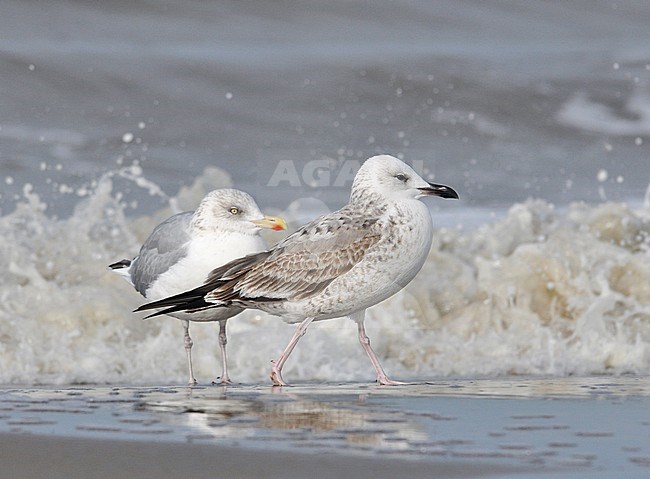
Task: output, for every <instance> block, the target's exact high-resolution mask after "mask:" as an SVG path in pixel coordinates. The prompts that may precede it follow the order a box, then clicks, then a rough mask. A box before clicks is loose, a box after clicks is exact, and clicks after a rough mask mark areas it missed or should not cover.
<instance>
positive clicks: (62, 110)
mask: <svg viewBox="0 0 650 479" xmlns="http://www.w3.org/2000/svg"><path fill="white" fill-rule="evenodd" d="M648 25H650V5H649V4H648V2H645V1H643V0H639V1H622V2H620V1H610V0H607V1H597V0H584V1H572V2H559V1H558V2H556V1H540V2H520V1H488V2H485V1H463V2H457V1H436V2H427V1H391V2H364V1H347V0H346V1H334V2H307V3H302V4H300V6H298V5H296V4H294V3H293V2H282V1H274V2H268V1H259V2H255V1H253V2H194V1H168V0H151V1H108V2H91V1H57V2H46V1H32V2H22V1H14V0H6V1H5V2H3V6H2V14H1V15H0V89H1V90H0V180H2V182H3V185H2V189H1V192H2V197H1V198H0V206H1V207H2V211H3V212H7V211H10V210H11V209H12V208H13V205H14V204H15V201H16V199H17V198H18V197H20V196H21V195H22V189H23V186H24V184H25V183H31V184H33V185H34V187H35V189H36V190H37V191H38V192H39V194H41V195H42V197H43V198H46V199H47V202H48V205H49V207H50V208H51V210H52V211H56V212H57V213H63V212H69V211H70V209H71V207H72V206H73V205H74V204H75V203H76V201H77V199H78V196H79V195H83V194H86V193H88V191H89V189H88V187H89V185H91V184H92V182H93V181H96V180H97V179H98V178H99V177H100V176H101V175H102V174H103V173H105V172H107V171H113V170H116V169H117V168H119V167H123V166H130V165H133V164H136V165H139V167H141V168H142V174H143V176H144V177H146V178H147V179H148V180H150V181H152V182H154V183H155V184H156V185H158V186H159V187H160V188H161V189H162V191H163V192H165V193H166V194H167V195H173V194H175V193H176V192H177V191H178V189H179V188H180V187H181V186H183V185H188V184H190V183H191V182H192V181H194V179H195V178H196V177H197V176H199V175H201V174H202V172H203V170H204V169H205V168H206V167H207V166H217V167H219V168H222V169H223V170H225V171H226V172H227V173H228V174H229V175H230V176H231V177H232V181H233V182H234V184H235V186H237V187H241V188H243V189H247V190H250V191H254V192H255V193H256V197H257V198H258V200H259V201H260V203H263V204H267V205H272V206H276V207H279V208H284V207H286V205H287V203H288V202H290V201H292V200H293V199H295V198H297V197H304V196H313V197H316V198H319V199H322V200H323V201H325V203H326V204H327V205H328V206H329V207H330V208H335V207H338V206H340V205H341V204H343V203H344V202H345V200H346V196H347V191H348V189H349V186H350V182H349V181H347V180H346V179H348V180H349V178H351V176H352V175H351V174H350V173H349V171H350V169H351V168H354V167H355V165H356V166H357V167H358V163H359V161H361V160H363V159H365V158H367V157H369V156H371V155H373V154H375V153H380V152H381V153H391V154H393V155H400V156H401V157H403V158H404V159H405V160H406V161H407V162H409V163H412V164H413V163H415V164H416V165H424V168H425V171H426V172H427V173H428V174H429V175H433V176H435V177H436V179H437V180H439V181H441V182H446V183H449V184H451V185H453V186H454V187H455V188H457V189H458V190H459V191H460V192H461V196H462V198H463V202H462V204H456V205H450V206H448V208H466V207H472V206H482V207H485V206H488V207H491V206H495V207H503V206H509V205H511V204H512V203H513V202H517V201H522V200H525V199H526V198H528V197H537V198H543V199H547V200H548V201H550V202H553V203H556V204H566V203H568V202H571V201H577V200H578V201H588V202H595V201H601V200H604V199H611V200H615V201H632V202H640V201H642V200H643V197H644V194H645V191H646V188H647V187H648V184H649V183H650V158H649V155H648V152H649V151H650V149H649V148H650V145H648V136H649V135H650V54H649V52H650V32H649V30H648ZM283 160H284V161H291V162H293V165H294V166H295V172H294V171H286V170H283V171H284V172H285V173H284V177H283V178H284V180H285V181H284V182H280V184H279V185H280V186H282V188H277V187H276V186H278V183H277V182H275V183H273V182H272V184H271V185H269V181H270V180H271V179H272V178H273V174H274V172H275V170H276V168H277V166H278V162H280V161H283ZM314 160H315V161H317V163H315V164H312V165H311V166H308V167H307V168H305V165H306V164H307V163H308V162H310V161H314ZM349 161H352V163H347V164H346V162H349ZM325 165H328V166H327V167H326V166H325ZM282 166H283V168H284V167H286V164H284V165H282ZM324 172H326V175H327V176H325V177H323V176H322V175H323V174H324ZM296 173H297V176H296ZM341 173H342V174H343V176H341V177H340V178H339V176H340V175H341ZM289 176H291V177H292V178H296V177H297V178H298V181H297V182H296V181H293V182H289V181H288V178H289ZM328 177H329V178H328ZM337 178H339V180H340V181H339V182H338V183H336V179H337ZM276 179H277V178H276ZM117 187H118V188H119V189H120V190H121V191H122V192H123V193H124V194H125V195H126V196H127V198H130V199H137V200H138V210H137V211H138V212H144V211H151V210H152V209H155V208H158V207H160V203H156V201H164V198H160V197H157V198H149V199H147V198H148V196H149V195H148V193H149V191H146V192H144V191H138V190H140V189H141V188H139V187H137V185H133V184H119V185H118V186H117ZM145 193H146V194H145Z"/></svg>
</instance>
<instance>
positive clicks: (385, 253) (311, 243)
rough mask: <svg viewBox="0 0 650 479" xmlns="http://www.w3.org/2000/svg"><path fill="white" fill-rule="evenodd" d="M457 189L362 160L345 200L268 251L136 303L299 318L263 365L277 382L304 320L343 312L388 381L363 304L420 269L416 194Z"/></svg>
mask: <svg viewBox="0 0 650 479" xmlns="http://www.w3.org/2000/svg"><path fill="white" fill-rule="evenodd" d="M422 196H440V197H442V198H458V194H457V193H456V192H455V191H454V190H453V189H452V188H450V187H448V186H444V185H437V184H433V183H427V182H426V181H424V180H423V179H422V178H421V177H420V176H419V175H418V174H417V173H415V171H413V169H412V168H411V167H409V166H408V165H406V164H405V163H403V162H402V161H400V160H398V159H397V158H394V157H392V156H388V155H380V156H375V157H373V158H370V159H368V160H366V162H365V163H364V164H363V165H362V166H361V168H360V169H359V171H358V173H357V175H356V176H355V178H354V182H353V184H352V194H351V195H350V202H349V204H348V205H346V206H344V207H343V208H341V209H340V210H339V211H336V212H334V213H330V214H327V215H324V216H321V217H319V218H317V219H315V220H314V221H312V222H311V223H308V224H306V225H305V226H303V227H302V228H300V229H299V230H298V231H296V232H295V233H293V234H292V235H290V236H288V237H287V238H286V239H285V240H283V241H281V242H280V243H278V244H277V245H276V246H275V247H273V248H272V249H271V250H269V251H264V252H261V253H258V254H252V255H249V256H246V257H244V258H240V259H237V260H235V261H232V262H231V263H228V264H226V265H224V266H222V267H220V268H217V269H215V270H214V271H213V272H212V273H210V276H209V278H208V281H207V282H206V283H205V284H204V285H202V286H200V287H198V288H195V289H193V290H191V291H188V292H185V293H182V294H179V295H176V296H173V297H171V298H167V299H163V300H160V301H156V302H154V303H150V304H145V305H143V306H141V307H140V308H138V309H137V310H138V311H140V310H145V309H153V308H160V307H166V308H167V309H164V310H163V311H160V312H157V313H155V314H154V316H155V315H156V314H168V313H175V312H178V311H194V310H205V309H207V308H215V307H216V308H224V307H226V308H232V307H237V308H255V309H259V310H262V311H266V312H268V313H270V314H275V315H279V316H282V319H284V320H285V321H286V322H288V323H300V325H299V326H298V328H297V329H296V332H295V334H294V335H293V337H292V338H291V341H289V344H288V345H287V347H286V348H285V349H284V351H283V352H282V354H281V355H280V357H279V358H278V359H277V361H274V363H273V367H272V370H271V380H272V381H273V384H275V385H279V386H281V385H284V384H285V382H284V380H283V378H282V367H283V366H284V364H285V362H286V361H287V358H288V357H289V355H290V354H291V352H292V351H293V349H294V347H295V346H296V344H297V343H298V340H299V339H300V338H301V337H302V336H303V335H304V334H305V332H306V331H307V327H308V326H309V324H310V323H311V322H312V321H321V320H324V319H330V318H335V317H340V316H349V317H350V318H351V319H352V320H354V321H355V322H356V323H357V327H358V335H359V341H360V343H361V346H362V347H363V349H364V350H365V352H366V353H367V354H368V356H369V357H370V361H371V362H372V364H373V366H374V368H375V371H376V373H377V380H378V381H379V383H380V384H385V385H388V384H399V383H397V382H396V381H392V380H391V379H390V378H389V377H388V376H387V374H386V373H385V371H384V369H383V368H382V367H381V364H380V363H379V360H378V359H377V356H376V355H375V353H374V352H373V350H372V348H371V347H370V340H369V339H368V336H367V335H366V331H365V328H364V318H365V312H366V309H367V308H369V307H370V306H373V305H375V304H377V303H379V302H380V301H383V300H384V299H386V298H388V297H390V296H392V295H393V294H395V293H397V292H398V291H399V290H401V289H402V288H403V287H404V286H406V285H407V284H408V283H409V282H410V281H411V280H412V279H413V278H414V277H415V275H416V274H417V273H418V271H420V268H421V267H422V265H423V264H424V261H425V260H426V257H427V254H428V253H429V249H430V247H431V241H432V234H433V225H432V222H431V215H430V213H429V210H428V208H427V207H426V205H424V204H423V203H422V202H421V201H418V198H420V197H422Z"/></svg>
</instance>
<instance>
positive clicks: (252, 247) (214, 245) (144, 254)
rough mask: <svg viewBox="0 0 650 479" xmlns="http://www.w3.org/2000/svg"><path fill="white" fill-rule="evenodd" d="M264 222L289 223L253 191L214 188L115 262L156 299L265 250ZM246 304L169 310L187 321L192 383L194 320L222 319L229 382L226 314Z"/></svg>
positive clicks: (192, 381)
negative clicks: (267, 210)
mask: <svg viewBox="0 0 650 479" xmlns="http://www.w3.org/2000/svg"><path fill="white" fill-rule="evenodd" d="M260 228H270V229H273V230H283V229H285V228H286V223H285V222H284V220H283V219H282V218H277V217H272V216H263V215H262V213H261V212H260V209H259V207H258V206H257V204H256V203H255V200H254V199H253V198H252V197H251V196H250V195H249V194H248V193H244V192H243V191H239V190H234V189H221V190H215V191H212V192H210V193H208V194H207V195H206V197H205V198H203V200H202V201H201V203H200V204H199V206H198V208H197V209H196V211H186V212H184V213H178V214H176V215H173V216H171V217H170V218H168V219H166V220H165V221H163V222H162V223H160V224H159V225H158V226H156V228H155V229H154V230H153V232H152V233H151V235H150V236H149V237H148V238H147V240H146V241H145V242H144V244H143V245H142V247H141V248H140V253H139V254H138V256H136V257H135V258H134V259H133V260H128V259H125V260H122V261H119V262H117V263H114V264H111V265H110V268H111V269H113V270H114V271H115V272H117V273H119V274H120V275H121V276H123V277H125V278H126V279H127V280H128V281H129V282H130V283H131V284H132V285H133V286H134V287H135V289H136V290H137V291H138V292H139V293H140V294H142V296H144V297H145V298H146V299H148V300H153V301H155V300H158V299H161V298H165V297H167V296H170V295H172V294H177V293H180V292H182V291H186V290H187V289H189V288H192V287H194V286H196V285H197V284H201V283H202V282H203V281H205V280H206V279H207V277H208V274H209V273H210V271H212V270H213V269H214V268H216V267H218V266H221V265H224V264H226V263H227V262H229V261H232V260H233V259H236V258H239V257H241V256H244V255H246V254H250V253H257V252H260V251H263V250H265V249H266V248H267V245H266V242H265V241H264V239H263V238H262V237H261V236H260V235H259V232H260ZM243 309H244V308H243V307H241V306H239V305H235V304H233V305H229V306H228V307H224V308H218V309H215V308H213V309H209V310H203V311H197V312H193V313H191V314H189V313H186V312H182V311H175V312H169V313H166V314H169V315H170V316H173V317H175V318H178V319H180V320H181V321H182V323H183V328H184V330H185V350H186V352H187V362H188V369H189V384H196V379H194V371H193V368H192V345H193V341H192V338H191V337H190V333H189V321H200V322H207V321H219V347H220V349H221V361H222V373H221V382H222V383H229V382H230V377H229V375H228V361H227V359H226V342H227V338H226V320H227V319H228V318H230V317H232V316H234V315H236V314H238V313H240V312H241V311H243Z"/></svg>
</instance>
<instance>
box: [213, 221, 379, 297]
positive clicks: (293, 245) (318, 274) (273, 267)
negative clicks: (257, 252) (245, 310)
mask: <svg viewBox="0 0 650 479" xmlns="http://www.w3.org/2000/svg"><path fill="white" fill-rule="evenodd" d="M377 220H378V216H377V217H374V218H368V217H367V216H366V217H363V218H361V217H353V216H349V215H346V214H345V211H344V210H341V211H339V212H337V213H333V214H331V215H327V216H324V217H321V218H318V219H317V220H314V221H313V222H311V223H309V224H307V225H305V226H304V227H303V228H301V229H299V230H298V231H296V232H295V233H294V234H292V235H291V236H289V237H287V238H286V239H285V240H284V241H282V242H281V243H279V244H278V245H277V246H276V247H275V248H273V250H272V251H271V254H270V255H269V256H268V257H266V258H264V259H262V260H261V261H258V262H255V263H254V264H249V265H246V266H245V267H244V268H239V269H234V270H233V269H232V268H231V269H230V271H229V273H230V274H228V275H226V276H224V277H222V278H221V279H220V280H219V282H218V283H217V284H216V288H214V289H213V290H212V291H210V292H209V293H208V294H206V296H205V300H206V301H207V302H228V303H230V302H232V301H242V302H244V303H246V302H247V301H253V302H254V301H255V300H261V301H270V300H271V301H272V300H294V301H295V300H301V299H305V298H308V297H310V296H312V295H314V294H316V293H318V292H320V291H322V290H323V289H324V288H326V287H327V286H328V285H329V284H330V283H331V282H332V281H333V280H334V279H336V278H338V277H339V276H341V275H342V274H344V273H346V272H347V271H349V270H350V269H352V268H353V267H354V266H355V265H356V264H357V263H358V262H359V261H361V259H362V258H363V257H364V256H365V254H366V252H367V251H368V249H369V248H371V247H372V246H373V245H375V244H376V243H377V242H378V241H379V240H380V238H381V231H380V229H379V226H378V225H377ZM215 279H216V278H215Z"/></svg>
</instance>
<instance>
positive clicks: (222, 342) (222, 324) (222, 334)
mask: <svg viewBox="0 0 650 479" xmlns="http://www.w3.org/2000/svg"><path fill="white" fill-rule="evenodd" d="M226 344H228V337H227V336H226V321H225V320H223V321H219V348H220V349H221V378H220V379H221V381H219V382H217V381H212V384H232V381H231V380H230V376H228V359H227V357H226ZM217 379H219V378H217Z"/></svg>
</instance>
